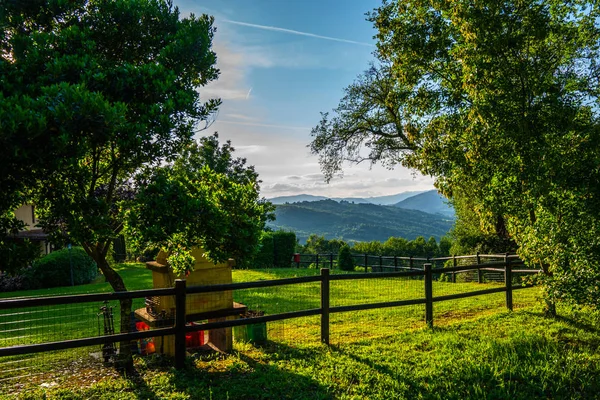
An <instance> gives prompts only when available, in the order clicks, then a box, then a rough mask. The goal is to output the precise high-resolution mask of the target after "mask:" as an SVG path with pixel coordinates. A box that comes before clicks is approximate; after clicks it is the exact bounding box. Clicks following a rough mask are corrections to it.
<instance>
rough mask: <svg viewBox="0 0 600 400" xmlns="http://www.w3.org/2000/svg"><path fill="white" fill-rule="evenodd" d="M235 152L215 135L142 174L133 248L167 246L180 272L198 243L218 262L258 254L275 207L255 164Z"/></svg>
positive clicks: (131, 219) (131, 214) (133, 212)
mask: <svg viewBox="0 0 600 400" xmlns="http://www.w3.org/2000/svg"><path fill="white" fill-rule="evenodd" d="M234 151H235V149H234V148H233V147H232V146H231V143H230V142H229V141H228V142H226V143H225V144H224V145H223V146H222V147H220V145H219V141H218V135H217V134H214V135H213V136H209V137H203V138H201V139H200V140H199V141H198V142H192V143H190V144H188V145H187V146H186V147H185V149H184V150H183V151H182V153H181V155H180V156H179V157H178V158H177V159H175V161H174V162H173V163H172V164H168V165H164V166H162V167H152V168H150V169H149V170H148V171H147V173H146V174H140V175H139V176H138V182H137V184H136V186H137V187H138V188H139V192H138V193H137V195H136V197H135V200H134V201H133V202H132V204H131V207H130V208H129V210H128V212H127V222H128V225H127V231H128V237H129V238H131V240H132V244H133V245H134V247H136V248H137V249H138V250H145V249H148V248H153V247H157V248H164V249H166V250H168V251H169V253H170V256H169V257H168V261H169V264H170V265H171V267H172V268H173V270H174V271H175V272H177V273H183V272H185V271H186V270H189V269H190V268H192V266H193V262H194V260H193V258H192V256H191V254H190V250H191V249H192V247H194V246H197V245H201V246H202V247H203V248H204V250H205V251H206V254H207V256H208V258H210V259H211V260H213V261H216V262H222V261H225V260H227V259H228V258H230V257H234V258H238V259H241V258H249V257H251V256H252V255H254V253H255V252H256V250H257V249H258V244H259V240H260V236H261V234H262V231H263V228H264V226H265V222H266V221H267V220H268V219H270V218H273V215H272V212H273V211H274V206H273V205H272V204H271V203H269V202H267V201H266V200H265V199H264V198H262V199H261V198H260V195H259V182H260V181H259V180H258V174H257V173H256V171H255V170H254V167H252V166H246V160H245V159H243V158H234V157H233V155H232V153H233V152H234Z"/></svg>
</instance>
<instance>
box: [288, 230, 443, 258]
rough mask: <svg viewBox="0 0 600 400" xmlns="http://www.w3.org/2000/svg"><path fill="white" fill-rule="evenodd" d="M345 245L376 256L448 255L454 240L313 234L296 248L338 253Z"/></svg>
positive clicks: (353, 250)
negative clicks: (355, 238) (365, 238)
mask: <svg viewBox="0 0 600 400" xmlns="http://www.w3.org/2000/svg"><path fill="white" fill-rule="evenodd" d="M344 245H348V246H349V247H350V249H351V251H352V253H360V254H369V255H376V256H400V257H411V256H412V257H446V256H449V255H450V248H451V247H452V240H451V239H450V238H448V237H446V236H444V237H442V238H441V239H440V241H439V242H438V241H437V240H436V239H435V238H434V237H430V238H429V239H428V240H426V239H425V238H424V237H423V236H418V237H417V238H416V239H414V240H407V239H404V238H401V237H390V238H388V239H387V240H386V241H385V242H379V241H377V240H373V241H370V242H350V243H346V242H345V241H343V240H340V239H331V240H328V239H326V238H325V237H324V236H319V235H316V234H312V235H310V236H309V237H308V239H307V240H306V244H305V245H297V246H296V250H297V252H298V253H309V254H329V253H333V254H338V252H339V250H340V248H341V247H342V246H344Z"/></svg>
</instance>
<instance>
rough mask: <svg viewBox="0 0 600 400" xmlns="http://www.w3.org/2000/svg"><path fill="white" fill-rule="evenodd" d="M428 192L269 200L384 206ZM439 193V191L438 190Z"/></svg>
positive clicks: (285, 197) (287, 197) (276, 201)
mask: <svg viewBox="0 0 600 400" xmlns="http://www.w3.org/2000/svg"><path fill="white" fill-rule="evenodd" d="M430 192H435V190H430ZM421 193H426V192H423V191H418V192H417V191H415V192H402V193H398V194H392V195H388V196H376V197H366V198H362V197H325V196H313V195H311V194H299V195H295V196H279V197H273V198H271V199H269V201H270V202H271V203H273V204H276V205H277V204H286V203H290V204H291V203H300V202H303V201H321V200H334V201H337V202H340V201H348V202H350V203H361V204H362V203H370V204H378V205H382V206H387V205H394V204H396V203H399V202H401V201H402V200H404V199H408V198H409V197H412V196H415V195H418V194H421ZM436 193H437V192H436Z"/></svg>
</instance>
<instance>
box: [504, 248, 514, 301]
mask: <svg viewBox="0 0 600 400" xmlns="http://www.w3.org/2000/svg"><path fill="white" fill-rule="evenodd" d="M504 283H505V285H506V308H508V309H509V310H510V311H512V310H513V296H512V295H513V294H512V266H511V265H510V260H509V259H508V253H506V254H505V255H504Z"/></svg>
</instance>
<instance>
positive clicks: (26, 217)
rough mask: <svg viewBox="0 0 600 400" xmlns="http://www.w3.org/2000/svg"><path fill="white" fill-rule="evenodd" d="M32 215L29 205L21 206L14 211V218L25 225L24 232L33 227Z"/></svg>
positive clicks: (31, 207) (32, 211) (32, 209)
mask: <svg viewBox="0 0 600 400" xmlns="http://www.w3.org/2000/svg"><path fill="white" fill-rule="evenodd" d="M33 213H34V208H33V206H32V205H31V204H25V205H22V206H21V207H19V208H18V209H17V210H16V211H15V216H16V217H17V219H20V220H21V221H23V222H25V223H26V224H27V227H26V230H28V229H31V228H33V227H34V226H35V221H34V215H33Z"/></svg>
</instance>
